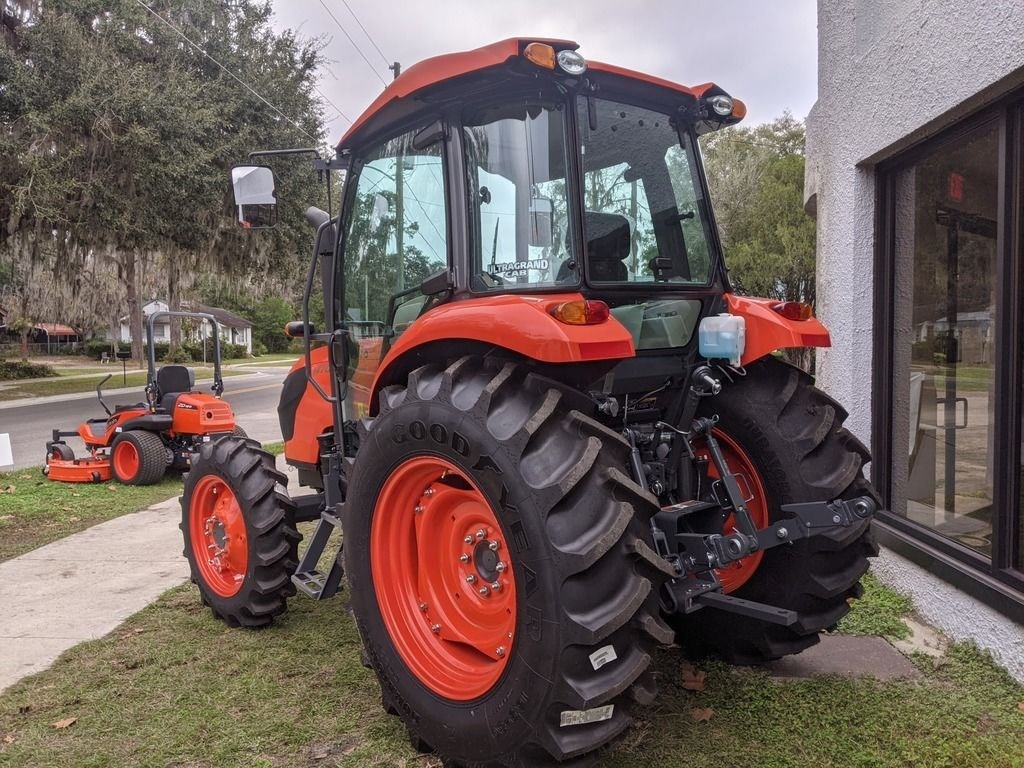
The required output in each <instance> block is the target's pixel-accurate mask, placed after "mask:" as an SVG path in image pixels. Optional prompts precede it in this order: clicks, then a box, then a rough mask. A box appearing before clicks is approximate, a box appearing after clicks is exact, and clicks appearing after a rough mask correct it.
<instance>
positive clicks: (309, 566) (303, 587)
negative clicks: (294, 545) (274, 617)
mask: <svg viewBox="0 0 1024 768" xmlns="http://www.w3.org/2000/svg"><path fill="white" fill-rule="evenodd" d="M335 530H337V531H341V518H339V517H337V516H336V515H334V514H332V513H331V512H328V511H326V510H324V511H323V512H321V513H320V522H319V523H317V526H316V530H315V531H314V532H313V537H312V538H311V539H310V540H309V546H308V547H307V548H306V551H305V552H304V553H303V555H302V559H301V560H300V561H299V567H298V568H297V569H296V570H295V573H294V574H293V575H292V583H293V584H294V585H295V587H296V589H298V590H299V591H300V592H302V593H303V594H305V595H307V596H309V597H311V598H313V599H314V600H326V599H327V598H328V597H333V596H334V595H335V594H337V592H338V588H339V586H340V585H341V577H342V575H344V572H345V569H344V567H343V566H342V562H341V553H342V547H343V546H344V542H342V545H341V546H339V547H338V554H337V556H335V558H334V562H333V563H332V564H331V569H330V570H329V571H328V572H327V573H326V574H325V573H322V572H321V571H318V570H316V566H317V563H319V562H320V557H321V555H323V553H324V550H325V549H326V548H327V543H328V542H329V541H330V540H331V537H332V536H333V535H334V532H335Z"/></svg>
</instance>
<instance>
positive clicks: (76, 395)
mask: <svg viewBox="0 0 1024 768" xmlns="http://www.w3.org/2000/svg"><path fill="white" fill-rule="evenodd" d="M266 375H267V374H266V373H264V372H263V371H252V372H251V373H249V372H246V373H243V374H241V375H239V376H231V377H229V380H230V379H234V378H238V379H243V378H245V377H247V376H266ZM212 380H213V379H212V378H211V379H198V380H197V381H196V386H199V385H200V384H202V383H204V382H207V381H212ZM224 390H225V392H226V393H227V394H229V395H230V394H231V390H230V388H228V387H227V386H225V388H224ZM144 391H145V387H121V388H119V389H104V390H103V394H104V396H106V395H126V394H131V393H132V392H138V393H140V394H144ZM95 397H96V390H95V389H92V390H90V391H88V392H70V393H68V394H65V395H45V396H42V397H19V398H18V399H17V400H4V401H3V402H0V411H3V410H6V409H9V408H26V407H30V406H33V405H45V404H46V403H62V402H65V401H68V400H87V399H89V398H95Z"/></svg>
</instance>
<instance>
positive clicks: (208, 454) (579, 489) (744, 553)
mask: <svg viewBox="0 0 1024 768" xmlns="http://www.w3.org/2000/svg"><path fill="white" fill-rule="evenodd" d="M744 113H745V107H744V105H743V104H742V102H740V101H739V100H738V99H734V98H732V97H731V96H729V94H727V93H726V92H725V91H724V90H722V89H721V88H719V87H718V86H716V85H713V84H706V85H700V86H697V87H693V88H690V87H685V86H682V85H677V84H675V83H672V82H668V81H666V80H662V79H659V78H656V77H651V76H649V75H644V74H641V73H638V72H633V71H630V70H627V69H623V68H621V67H617V66H613V65H610V64H603V63H600V62H596V61H587V60H585V59H584V58H583V57H582V56H581V55H580V53H579V52H578V51H577V45H576V44H575V43H572V42H568V41H563V40H528V39H511V40H504V41H502V42H498V43H495V44H493V45H489V46H486V47H484V48H480V49H477V50H473V51H468V52H464V53H457V54H451V55H447V56H440V57H438V58H434V59H429V60H426V61H424V62H422V63H420V64H417V65H416V66H414V67H412V68H411V69H409V70H408V71H406V72H405V73H404V74H402V75H401V76H399V77H398V78H397V79H396V80H395V81H394V82H393V83H391V85H390V86H388V88H387V89H385V91H384V92H383V93H382V94H381V95H380V96H379V97H378V98H377V100H376V101H375V102H374V103H373V104H372V105H371V106H370V107H369V108H368V109H367V110H366V111H365V112H364V113H363V114H362V116H361V117H360V118H359V119H358V120H357V121H356V122H355V124H354V125H353V126H352V127H351V128H350V129H349V131H348V133H347V134H346V135H345V136H344V138H343V139H342V140H341V142H340V143H339V144H338V146H337V150H336V153H335V154H334V155H333V156H332V157H330V158H329V159H322V158H321V157H320V156H319V155H318V154H317V153H316V152H315V150H288V151H286V152H273V153H253V155H251V156H250V157H251V158H253V157H258V156H263V155H267V154H299V153H302V152H307V153H310V154H312V155H314V157H313V165H314V167H315V168H317V169H318V170H320V171H327V172H328V174H330V173H331V172H332V171H338V172H340V173H341V174H343V176H344V185H343V189H344V191H343V195H342V200H341V203H340V205H339V207H338V210H337V211H336V212H334V213H327V212H324V211H320V210H317V209H310V210H309V211H308V212H307V218H308V219H309V220H310V221H311V222H312V223H313V224H314V226H315V227H316V237H315V244H314V248H313V255H312V260H311V264H310V270H309V273H308V276H307V282H306V292H305V307H306V309H305V313H304V318H303V320H302V321H300V322H296V323H292V324H290V325H289V327H288V329H287V332H288V333H289V335H292V336H295V337H302V338H303V339H304V340H305V342H306V354H305V357H304V359H303V360H301V361H299V362H298V363H297V364H296V365H295V366H294V368H293V369H292V371H291V373H290V374H289V375H288V377H287V379H286V381H285V383H284V388H283V391H282V393H281V399H280V405H279V408H278V411H279V415H280V421H281V429H282V432H283V436H284V439H285V457H286V459H287V462H288V464H290V465H291V466H292V467H294V468H295V469H296V471H297V479H298V482H299V484H300V485H303V486H306V487H308V488H311V489H313V490H314V491H315V493H313V494H306V495H303V496H297V497H295V499H294V500H293V499H291V498H290V497H289V495H288V494H287V493H286V492H285V490H284V486H285V484H286V483H287V478H286V476H285V475H283V474H281V473H280V472H278V471H277V470H276V469H275V466H274V459H273V457H271V456H269V455H268V454H266V453H264V452H263V451H261V450H260V448H259V446H258V445H256V444H255V443H252V442H248V441H245V440H236V439H231V438H228V439H223V440H219V441H217V442H213V443H208V444H204V445H203V446H202V447H201V448H200V455H199V458H198V460H197V461H196V462H194V464H193V466H192V470H191V471H190V472H189V475H188V477H187V480H186V483H185V492H184V496H183V497H182V515H183V517H182V529H183V531H184V537H185V554H186V556H187V557H188V559H189V561H190V564H191V568H192V578H193V580H194V581H195V582H196V584H197V585H198V587H199V590H200V593H201V595H202V597H203V600H204V601H205V602H206V603H207V604H209V605H210V606H211V607H212V609H213V612H214V614H215V615H216V616H218V617H219V618H221V619H223V620H224V621H225V622H227V623H228V624H230V625H232V626H244V627H259V626H265V625H267V624H269V623H271V622H272V621H273V620H274V618H275V617H277V616H279V615H280V614H281V613H282V612H283V611H284V610H285V607H286V600H287V598H288V597H290V596H291V595H293V594H295V591H296V589H298V590H300V591H302V592H303V593H305V594H307V595H309V596H310V597H312V598H314V599H318V600H319V599H325V598H327V597H330V596H331V595H333V594H335V593H336V592H337V590H338V589H339V587H340V585H341V582H342V578H343V576H344V578H345V579H346V580H347V584H348V589H349V594H350V601H351V602H350V605H351V608H352V611H353V613H354V616H355V620H356V622H357V625H358V628H359V633H360V636H361V638H362V644H363V650H364V659H365V661H366V663H367V664H368V665H369V666H370V667H372V668H373V670H374V672H375V673H376V675H377V677H378V679H379V681H380V687H381V695H382V700H383V707H384V709H385V710H386V711H388V712H389V713H391V714H394V715H396V716H397V717H399V718H401V719H402V721H403V722H404V724H405V725H406V727H407V728H408V730H409V732H410V736H411V738H412V742H413V744H414V745H415V746H417V747H419V748H420V749H423V750H428V751H429V750H433V751H434V752H436V753H437V754H438V755H440V756H441V758H442V759H443V760H444V762H445V765H453V766H532V765H547V764H551V763H556V762H559V761H566V760H574V759H576V758H583V757H585V756H587V755H590V754H592V753H594V752H595V750H598V749H599V748H600V747H601V746H602V745H604V744H606V743H608V742H609V741H611V740H612V739H614V738H615V737H617V736H619V735H620V734H622V733H623V732H624V731H625V729H626V728H627V727H628V726H629V723H630V721H631V720H630V718H631V712H634V711H635V709H636V707H638V706H640V705H643V704H646V703H649V702H651V700H652V699H653V698H654V695H655V686H654V677H653V675H652V670H651V662H652V653H653V651H654V649H655V648H656V647H657V646H659V645H663V644H673V643H676V644H678V645H680V646H682V647H683V649H684V650H685V651H686V652H687V653H690V654H713V655H717V656H719V657H723V658H726V659H729V660H731V661H734V662H738V663H754V662H759V661H764V660H768V659H774V658H778V657H780V656H783V655H786V654H792V653H798V652H800V651H801V650H803V649H805V648H807V647H808V646H810V645H812V644H814V643H815V642H817V640H818V636H819V632H821V631H822V630H825V629H828V628H829V627H832V626H833V625H835V623H836V622H837V621H838V620H839V619H840V618H841V617H842V616H843V615H844V614H845V613H846V612H847V610H848V603H847V600H848V599H849V598H850V597H853V596H856V595H859V594H860V586H859V580H860V577H861V576H862V575H863V574H864V572H865V571H866V569H867V567H868V559H867V558H868V557H870V556H871V555H873V554H874V553H875V551H876V550H875V548H874V544H873V541H872V538H871V533H870V520H871V517H872V515H873V513H874V512H875V511H876V510H877V506H878V500H877V497H876V495H875V493H874V491H873V490H872V488H871V486H870V485H869V483H868V482H867V480H866V479H865V478H864V476H863V472H862V468H863V465H864V464H865V463H866V462H867V461H868V460H869V456H868V453H867V451H866V450H865V448H864V446H863V445H862V444H861V443H860V442H859V441H858V440H857V439H856V438H855V437H854V436H853V435H851V434H850V432H848V431H847V430H846V429H844V428H843V421H844V419H845V418H846V413H845V411H844V410H843V408H842V407H841V406H840V405H839V404H838V403H836V402H835V401H834V400H832V399H831V398H830V397H828V395H826V394H824V393H823V392H821V391H820V390H818V389H816V388H815V387H814V383H813V380H812V379H811V377H810V376H808V375H807V374H806V373H804V372H803V371H801V370H799V369H797V368H795V367H792V366H790V365H788V364H786V363H785V362H783V361H782V360H781V359H780V358H779V357H777V356H775V355H773V354H772V353H773V352H775V351H776V350H779V349H783V348H791V347H823V346H828V345H829V334H828V331H827V330H826V329H825V328H824V327H823V326H822V324H821V323H820V322H818V321H817V320H816V319H814V317H812V315H811V311H810V307H808V306H806V305H803V304H800V303H796V302H777V301H771V300H766V299H756V298H748V297H743V296H738V295H736V294H734V293H733V292H732V289H731V287H730V282H729V276H728V273H727V271H726V268H725V264H724V262H723V257H722V249H721V245H720V242H719V238H718V233H717V230H716V227H715V222H714V217H713V213H712V208H711V204H710V201H709V198H708V192H707V182H706V179H705V176H704V171H703V168H702V166H701V161H700V154H699V151H698V137H699V136H700V135H702V134H704V133H707V132H710V131H714V130H717V129H719V128H721V127H723V126H729V125H733V124H735V123H737V122H738V121H739V120H740V119H741V118H742V117H743V116H744ZM250 162H252V161H251V160H250ZM232 179H233V182H234V190H235V204H236V209H237V214H238V218H239V221H240V222H241V223H242V224H243V225H245V226H248V227H250V228H253V229H255V228H259V227H261V226H266V225H271V224H272V223H273V222H274V221H275V220H276V207H275V206H276V204H277V198H276V193H275V190H274V176H273V173H272V171H271V170H270V169H269V168H267V167H265V166H259V165H246V166H240V167H236V168H234V169H233V171H232ZM329 207H330V206H329ZM318 274H319V284H318V285H317V276H318ZM315 290H322V291H323V294H324V305H325V308H326V309H325V317H324V318H323V319H322V322H323V323H324V324H325V326H324V327H323V329H322V330H318V329H317V328H315V327H314V325H313V323H312V322H311V321H310V318H309V309H308V308H309V299H310V296H311V294H312V293H313V292H314V291H315ZM317 322H318V323H319V322H321V319H320V318H317ZM313 342H319V346H318V347H317V348H316V349H312V348H311V347H312V345H313ZM302 521H317V525H316V528H315V532H314V533H312V536H311V539H310V542H309V545H308V547H307V549H306V550H305V551H304V553H303V554H302V556H301V557H300V556H299V548H298V544H299V539H300V537H299V534H298V532H297V528H296V524H297V523H298V522H302ZM342 529H343V530H344V546H343V547H339V549H338V550H337V556H336V557H334V558H333V560H331V559H330V558H328V562H329V563H330V566H329V567H327V568H325V570H324V571H319V570H317V563H318V562H319V561H320V559H321V556H322V555H323V554H324V553H325V551H328V550H326V547H327V546H328V544H329V542H330V540H331V539H332V536H333V534H334V533H335V532H340V531H341V530H342Z"/></svg>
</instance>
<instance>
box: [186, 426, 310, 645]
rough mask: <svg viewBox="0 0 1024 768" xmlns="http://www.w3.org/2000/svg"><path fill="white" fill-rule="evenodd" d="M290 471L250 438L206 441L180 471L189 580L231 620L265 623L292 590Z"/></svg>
mask: <svg viewBox="0 0 1024 768" xmlns="http://www.w3.org/2000/svg"><path fill="white" fill-rule="evenodd" d="M287 482H288V480H287V478H286V477H285V476H284V475H283V474H282V473H280V472H279V471H278V470H277V469H276V467H275V465H274V457H273V456H271V455H270V454H269V453H266V452H265V451H263V450H262V449H261V448H260V446H259V443H257V442H256V441H255V440H245V439H242V438H236V437H225V438H222V439H220V440H215V441H212V442H209V443H203V445H202V447H201V448H200V449H199V455H198V458H197V459H196V461H195V463H193V465H192V469H191V470H190V471H189V473H188V476H187V477H186V479H185V491H184V494H183V495H182V497H181V532H182V535H183V537H184V541H185V551H184V555H185V557H186V558H187V559H188V564H189V568H190V570H191V574H192V581H193V582H195V584H196V586H197V587H199V594H200V596H201V597H202V600H203V603H204V604H206V605H209V606H210V608H211V609H212V610H213V614H214V616H216V617H217V618H219V619H221V620H222V621H224V622H225V623H226V624H227V625H228V626H231V627H250V628H255V627H264V626H267V625H269V624H270V623H271V622H273V620H274V617H275V616H278V615H279V614H281V613H283V612H284V611H285V608H286V605H287V603H286V601H287V599H288V598H289V597H291V596H292V595H294V594H295V586H294V585H293V584H292V581H291V577H292V574H293V573H295V569H296V568H297V567H298V546H299V540H300V539H301V537H300V536H299V532H298V531H297V530H296V529H295V520H294V518H295V509H294V506H293V505H292V502H291V500H290V499H289V498H288V496H287V495H285V494H284V493H281V492H279V491H278V490H277V486H278V485H284V484H285V483H287Z"/></svg>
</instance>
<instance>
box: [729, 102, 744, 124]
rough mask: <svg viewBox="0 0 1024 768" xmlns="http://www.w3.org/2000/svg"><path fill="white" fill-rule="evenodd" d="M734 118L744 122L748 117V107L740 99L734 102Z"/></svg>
mask: <svg viewBox="0 0 1024 768" xmlns="http://www.w3.org/2000/svg"><path fill="white" fill-rule="evenodd" d="M732 116H733V117H735V118H736V119H737V120H742V119H743V118H744V117H746V116H747V105H746V104H744V103H743V102H742V101H740V100H739V99H733V100H732Z"/></svg>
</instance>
